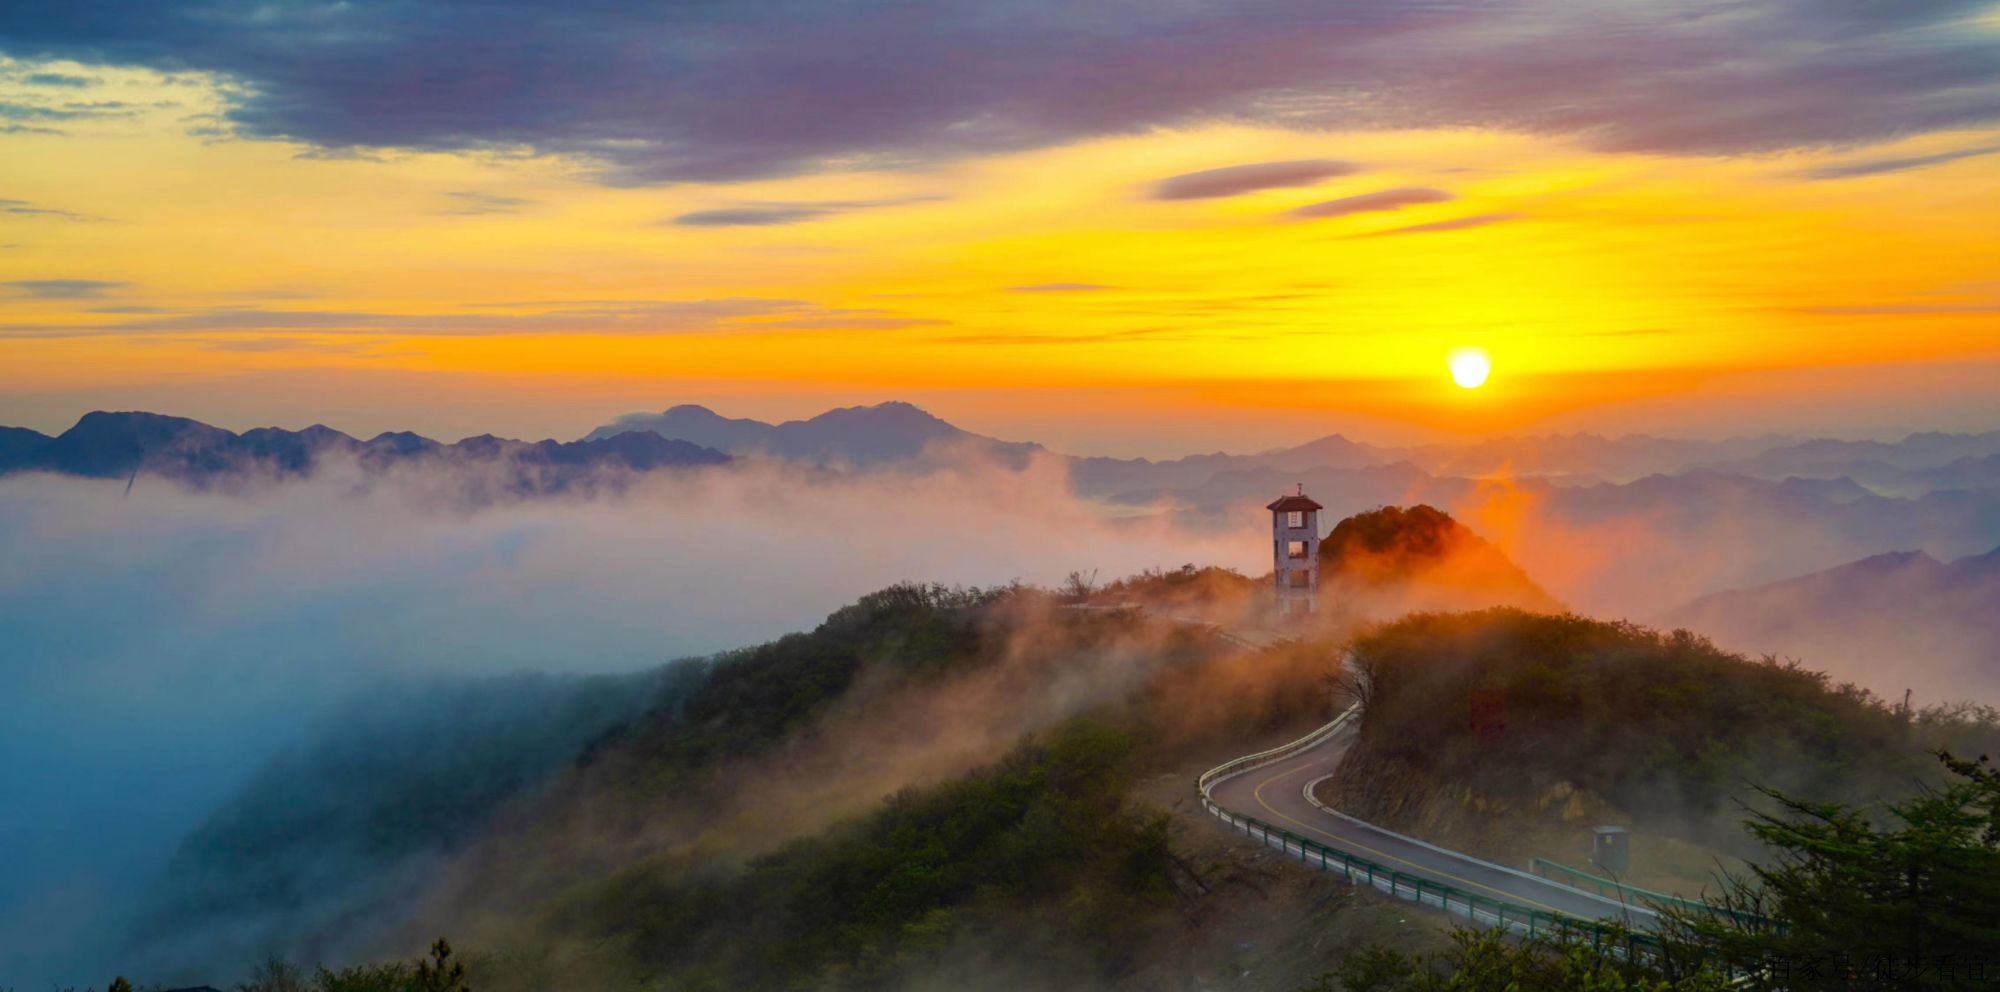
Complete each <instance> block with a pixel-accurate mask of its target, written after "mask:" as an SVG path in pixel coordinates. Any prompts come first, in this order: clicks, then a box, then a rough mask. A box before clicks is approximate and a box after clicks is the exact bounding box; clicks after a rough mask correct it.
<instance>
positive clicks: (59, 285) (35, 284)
mask: <svg viewBox="0 0 2000 992" xmlns="http://www.w3.org/2000/svg"><path fill="white" fill-rule="evenodd" d="M130 285H131V283H129V282H105V281H103V280H100V279H16V280H14V281H12V282H5V283H0V286H6V287H7V288H9V289H12V290H14V291H15V292H16V294H17V295H20V296H29V297H33V298H35V299H38V300H94V299H97V298H99V297H102V296H103V295H104V294H105V293H108V292H110V291H111V290H114V289H124V288H125V287H127V286H130Z"/></svg>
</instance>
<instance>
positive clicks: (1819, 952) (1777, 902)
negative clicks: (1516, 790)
mask: <svg viewBox="0 0 2000 992" xmlns="http://www.w3.org/2000/svg"><path fill="white" fill-rule="evenodd" d="M1938 756H1939V757H1940V758H1941V759H1942V760H1943V762H1944V764H1945V766H1946V768H1947V769H1948V771H1949V780H1948V781H1947V782H1946V783H1944V784H1943V785H1942V786H1941V787H1939V788H1937V789H1934V790H1927V791H1925V792H1923V793H1921V794H1920V795H1917V796H1915V797H1913V798H1910V799H1907V800H1904V801H1900V802H1893V803H1887V804H1883V805H1881V806H1879V807H1872V808H1869V807H1854V806H1849V805H1845V804H1841V803H1821V802H1808V801H1804V800H1799V799H1795V798H1792V797H1789V796H1786V795H1784V794H1782V793H1779V792H1777V791H1775V790H1769V789H1767V790H1764V791H1765V794H1766V795H1767V796H1768V797H1769V798H1770V799H1772V800H1774V801H1775V802H1776V803H1777V804H1778V806H1779V810H1780V811H1779V812H1775V813H1755V814H1753V815H1752V817H1751V819H1750V820H1749V821H1748V823H1747V824H1746V827H1747V828H1748V830H1749V832H1750V834H1752V835H1753V836H1754V837H1756V838H1757V839H1758V840H1759V841H1761V842H1763V843H1764V844H1765V845H1766V846H1767V847H1768V848H1769V850H1770V852H1771V857H1770V858H1769V859H1768V860H1766V861H1764V862H1763V863H1761V864H1757V865H1754V866H1752V868H1751V869H1750V871H1749V872H1748V873H1747V874H1746V875H1744V876H1742V877H1737V878H1732V879H1730V880H1729V884H1727V885H1726V886H1724V890H1723V896H1722V899H1723V901H1724V903H1725V904H1726V906H1727V907H1728V908H1730V909H1733V910H1736V912H1735V913H1734V914H1732V915H1729V916H1717V915H1715V914H1712V913H1700V912H1695V911H1691V910H1685V909H1683V910H1671V909H1670V911H1669V916H1668V923H1667V927H1666V930H1665V932H1664V934H1663V935H1662V937H1663V943H1664V945H1665V948H1666V950H1665V952H1664V954H1663V955H1662V956H1660V957H1657V958H1642V959H1631V958H1623V957H1620V956H1617V955H1615V954H1610V953H1606V952H1604V951H1602V950H1600V949H1599V946H1598V944H1597V942H1595V941H1593V940H1591V939H1590V938H1589V937H1588V936H1586V935H1583V934H1574V935H1557V936H1555V937H1541V938H1535V939H1529V940H1516V939H1511V938H1507V937H1503V936H1501V935H1500V934H1499V932H1498V931H1483V932H1482V931H1473V930H1467V929H1460V930H1458V931H1456V932H1455V934H1454V944H1455V946H1454V947H1453V948H1452V949H1451V950H1450V951H1448V952H1446V953H1443V954H1437V955H1430V956H1426V957H1422V958H1414V959H1413V958H1409V957H1405V956H1403V955H1399V954H1396V953H1394V952H1391V951H1388V950H1385V949H1382V948H1372V949H1368V950H1364V951H1362V952H1360V953H1357V954H1354V955H1352V956H1350V957H1349V958H1348V960H1347V961H1346V962H1345V964H1344V966H1343V967H1342V968H1341V969H1340V970H1339V971H1338V972H1337V973H1329V974H1327V975H1325V976H1323V977H1322V978H1321V979H1320V980H1319V981H1318V982H1316V983H1314V984H1313V985H1309V986H1307V987H1306V988H1304V989H1302V990H1300V992H1333V990H1334V989H1336V988H1338V989H1341V990H1344V992H1486V990H1491V992H1626V990H1630V992H1669V990H1671V992H1711V990H1713V992H1720V990H1722V989H1724V988H1725V987H1728V988H1737V989H1745V990H1750V992H1834V990H1840V992H1869V990H1886V989H1892V988H1917V989H1936V990H1952V992H1957V990H1965V992H1971V990H1973V989H1985V988H1990V987H1991V986H1992V982H1993V980H1994V979H1995V977H1996V970H2000V772H1995V771H1994V770H1993V769H1991V768H1989V767H1987V763H1986V759H1984V758H1981V759H1980V760H1978V761H1964V760H1960V759H1957V758H1954V757H1952V756H1951V755H1950V754H1948V753H1944V752H1939V755H1938ZM1617 943H1618V942H1617V941H1616V940H1610V941H1605V942H1604V944H1605V945H1607V946H1615V945H1616V944H1617ZM1731 976H1734V978H1735V981H1733V982H1732V981H1727V979H1729V978H1730V977H1731ZM1336 983H1337V984H1336Z"/></svg>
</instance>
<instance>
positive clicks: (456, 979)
mask: <svg viewBox="0 0 2000 992" xmlns="http://www.w3.org/2000/svg"><path fill="white" fill-rule="evenodd" d="M128 992H129V986H128ZM236 992H471V988H470V987H469V986H467V985H466V984H465V964H464V963H463V962H461V961H458V960H457V959H455V958H453V957H452V952H451V944H449V943H447V942H446V941H445V939H444V938H443V937H439V938H438V939H437V942H436V943H433V944H432V945H431V950H430V956H429V957H427V958H418V959H417V960H416V962H415V963H414V964H407V963H404V962H401V961H391V962H386V963H381V964H363V965H355V966H353V967H349V968H342V969H340V970H338V971H335V970H333V969H330V968H327V967H326V966H324V965H322V966H320V967H318V968H316V969H315V970H314V972H313V974H312V975H311V976H310V977H308V976H307V975H306V974H305V972H304V971H303V970H301V969H300V968H299V966H298V965H295V964H293V963H292V962H290V961H288V960H286V959H285V958H283V957H280V956H278V955H275V954H274V955H272V956H271V957H269V958H267V959H265V961H264V963H263V964H261V965H258V966H257V967H256V968H255V969H253V970H252V971H251V972H250V979H249V981H246V982H244V983H242V984H240V985H238V986H236Z"/></svg>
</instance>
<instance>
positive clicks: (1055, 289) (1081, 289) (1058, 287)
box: [1007, 282, 1111, 293]
mask: <svg viewBox="0 0 2000 992" xmlns="http://www.w3.org/2000/svg"><path fill="white" fill-rule="evenodd" d="M1110 288H1111V287H1109V286H1100V285H1098V284H1096V283H1094V282H1045V283H1040V284H1038V285H1034V286H1009V287H1007V292H1010V293H1091V292H1095V291H1097V290H1100V289H1110Z"/></svg>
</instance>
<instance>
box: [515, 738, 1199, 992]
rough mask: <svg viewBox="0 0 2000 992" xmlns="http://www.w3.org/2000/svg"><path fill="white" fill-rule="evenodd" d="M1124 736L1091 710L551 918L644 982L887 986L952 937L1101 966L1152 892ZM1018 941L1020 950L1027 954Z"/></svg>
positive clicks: (618, 880)
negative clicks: (698, 868)
mask: <svg viewBox="0 0 2000 992" xmlns="http://www.w3.org/2000/svg"><path fill="white" fill-rule="evenodd" d="M1137 744H1138V740H1137V738H1136V737H1135V736H1134V735H1133V733H1132V732H1131V731H1129V730H1127V729H1124V728H1120V727H1117V726H1114V725H1112V724H1108V723H1104V722H1101V721H1094V720H1083V721H1078V722H1075V723H1071V724H1069V725H1067V726H1065V727H1063V728H1061V729H1060V730H1058V731H1056V732H1055V733H1054V734H1052V735H1050V736H1049V737H1048V738H1047V739H1046V740H1044V741H1035V742H1030V743H1026V744H1023V745H1022V746H1021V747H1019V748H1018V749H1016V750H1015V751H1014V752H1013V753H1011V754H1009V755H1008V756H1007V757H1006V758H1005V759H1004V760H1002V761H1001V762H1000V763H999V764H997V765H995V766H993V767H991V768H989V769H985V770H982V771H980V772H977V773H974V774H972V775H969V776H966V777H964V778H960V779H957V780H954V781H951V782H948V783H945V784H943V785H939V786H936V787H933V788H929V789H906V790H904V791H902V792H900V793H898V794H897V795H896V796H895V797H894V798H892V799H891V800H889V801H888V802H887V803H886V804H884V805H883V806H882V807H881V808H880V809H879V810H877V811H876V812H875V813H873V814H871V815H869V816H867V817H865V818H863V819H861V820H860V821H858V822H855V823H851V824H848V825H846V826H844V827H841V828H838V829H836V830H834V831H832V832H830V833H828V834H825V835H822V836H819V837H814V838H810V839H807V840H802V841H798V842H795V843H793V844H789V845H787V846H785V847H783V848H781V849H779V850H777V851H775V852H773V853H771V854H769V855H765V856H763V857H760V858H757V859H755V860H753V861H752V862H751V863H750V864H749V866H748V869H747V870H746V871H744V872H743V873H741V874H739V875H734V876H732V877H728V878H724V879H713V880H708V881H690V880H689V878H688V875H689V874H690V873H689V872H688V871H687V867H688V866H685V865H663V866H647V867H642V868H637V869H633V870H630V871H627V872H624V873H622V874H620V875H618V876H616V877H614V878H612V879H610V880H608V881H606V882H605V883H602V884H601V885H598V886H594V887H592V888H590V889H588V890H585V891H582V892H578V893H575V894H573V895H572V896H571V897H570V898H569V899H568V900H566V902H565V904H564V905H563V906H562V907H561V908H560V909H559V910H558V911H557V912H556V914H555V921H554V922H555V925H556V926H557V927H558V928H559V929H562V930H565V931H568V932H570V933H572V934H574V935H577V936H581V937H585V938H595V939H606V938H615V939H617V940H619V941H621V942H625V943H627V944H629V946H631V947H632V948H633V949H634V950H635V951H636V953H637V954H638V955H639V957H640V959H641V962H642V963H643V965H644V966H645V968H646V969H647V970H648V971H650V972H652V973H653V975H654V976H655V978H654V984H655V985H656V986H657V987H660V988H711V987H714V988H741V987H750V988H798V987H810V986H813V985H815V984H817V983H820V982H832V981H837V982H838V984H840V985H841V986H842V987H851V988H880V987H889V986H892V985H894V984H895V983H896V982H897V980H898V979H900V978H902V977H905V976H906V974H907V972H908V971H909V970H910V969H911V968H912V967H918V966H926V965H931V964H934V963H935V962H936V959H937V958H938V957H939V956H940V955H943V954H945V953H946V952H947V951H949V950H951V949H952V947H953V944H954V942H955V941H956V940H958V939H959V938H960V936H961V935H963V934H966V933H968V932H985V931H993V930H996V929H1004V930H1008V931H1010V932H1013V933H1015V934H1016V935H1017V936H1021V937H1024V938H1025V940H1026V941H1027V945H1028V946H1024V945H1023V944H1022V943H1019V942H1010V944H1009V949H1008V954H1009V955H1010V956H1011V955H1016V954H1019V955H1022V956H1023V959H1024V960H1027V961H1036V962H1040V963H1041V964H1044V965H1056V966H1058V967H1059V968H1060V969H1062V970H1061V972H1059V973H1071V974H1074V973H1077V970H1078V969H1081V972H1082V973H1084V974H1100V975H1103V974H1111V973H1115V972H1116V971H1117V970H1118V968H1119V967H1120V966H1121V964H1122V963H1123V961H1124V955H1125V954H1126V953H1128V952H1127V950H1126V949H1127V948H1129V947H1130V946H1131V945H1132V943H1133V938H1134V936H1135V933H1137V932H1140V931H1143V930H1144V929H1145V927H1146V925H1147V924H1148V922H1150V921H1151V920H1153V918H1154V917H1156V916H1157V915H1158V914H1159V912H1160V911H1161V910H1162V908H1163V907H1165V906H1167V905H1168V904H1169V903H1170V890H1169V884H1168V881H1167V872H1168V870H1169V867H1170V855H1169V850H1168V844H1167V834H1166V825H1165V819H1164V817H1160V816H1149V815H1143V814H1140V813H1138V812H1135V811H1134V810H1132V809H1131V808H1130V807H1129V804H1128V803H1127V802H1126V801H1125V799H1124V786H1125V784H1126V782H1127V781H1128V779H1129V777H1130V775H1131V773H1132V768H1133V759H1134V754H1135V750H1136V747H1137ZM1031 948H1032V949H1031Z"/></svg>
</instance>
